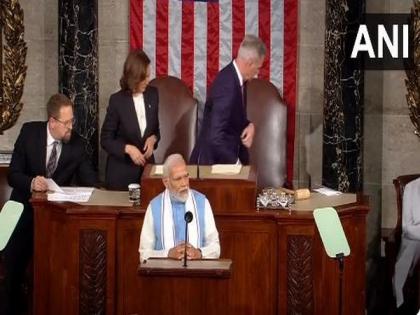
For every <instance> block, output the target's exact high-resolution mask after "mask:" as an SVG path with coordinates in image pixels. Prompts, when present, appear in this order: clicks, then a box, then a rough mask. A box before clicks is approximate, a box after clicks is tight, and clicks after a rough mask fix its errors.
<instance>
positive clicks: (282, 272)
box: [32, 168, 369, 315]
mask: <svg viewBox="0 0 420 315" xmlns="http://www.w3.org/2000/svg"><path fill="white" fill-rule="evenodd" d="M147 170H149V171H150V169H148V168H146V172H145V173H144V175H143V178H142V201H143V203H142V206H141V207H133V206H132V205H131V204H130V203H129V202H128V193H127V192H109V191H102V190H95V191H94V195H93V196H92V198H91V199H92V200H90V201H89V202H88V203H85V204H75V203H68V202H50V201H48V200H47V198H46V196H45V194H44V195H43V194H41V195H38V194H34V195H33V198H32V204H33V207H34V218H35V238H34V248H35V255H34V312H33V313H34V314H35V315H56V314H60V315H78V314H80V315H84V314H111V315H112V314H119V315H120V314H121V315H134V314H137V315H144V314H156V313H154V312H152V311H151V309H150V308H149V307H152V306H151V304H152V303H154V304H156V303H158V304H159V305H157V306H156V305H155V307H158V309H157V311H156V312H157V314H159V313H160V312H161V313H162V314H171V313H175V314H176V312H180V310H181V309H182V306H184V305H185V303H187V302H188V301H189V302H190V303H195V302H193V301H191V300H192V296H194V299H197V301H206V303H209V304H205V307H206V308H204V307H203V308H200V309H199V311H198V308H196V307H198V306H194V305H193V306H191V307H192V309H191V311H190V312H185V313H184V314H185V315H188V314H201V315H206V314H215V312H217V313H218V315H222V314H256V315H282V314H319V315H321V314H322V315H324V314H331V315H335V314H337V310H338V294H339V293H338V292H339V287H338V283H339V276H340V274H339V270H338V266H337V263H336V261H334V260H332V259H330V258H329V257H328V256H327V255H326V253H325V251H324V248H323V245H322V241H321V239H320V237H319V233H318V231H317V228H316V226H315V222H314V218H313V215H312V211H313V209H314V208H318V207H325V206H333V207H335V208H336V209H337V212H338V215H339V217H340V220H341V223H342V225H343V228H344V231H345V233H346V236H347V239H348V242H349V245H350V248H351V255H350V256H349V257H348V258H346V266H345V270H344V275H343V277H344V287H343V314H344V315H359V314H360V315H362V314H364V309H365V257H366V255H365V252H366V214H367V213H368V210H369V207H368V203H367V200H366V199H364V198H361V197H360V196H356V195H351V194H342V195H340V196H336V197H325V196H321V195H319V194H313V195H311V198H309V199H307V200H304V201H297V202H296V204H295V205H293V208H292V212H291V213H290V214H289V212H288V211H284V210H264V211H262V210H261V211H257V210H256V209H255V206H254V203H255V199H254V198H255V193H256V185H255V179H253V176H254V174H255V172H254V171H253V170H252V169H251V170H249V173H248V174H247V177H246V178H245V179H244V178H241V179H235V178H233V179H224V180H223V179H217V178H212V179H210V178H209V179H199V180H196V179H192V180H191V186H192V187H194V188H196V189H198V190H200V191H202V192H204V193H206V194H207V197H208V199H209V201H210V203H211V204H212V206H213V208H214V212H215V221H216V226H217V229H218V231H219V237H220V246H221V258H229V259H232V261H233V271H232V273H231V274H230V277H228V278H223V277H221V278H220V277H211V276H210V277H208V276H206V277H198V278H194V277H182V276H181V275H179V274H175V275H173V276H172V275H171V276H168V277H166V276H158V275H156V274H154V271H153V272H151V274H150V275H149V276H145V275H141V274H139V272H140V271H139V253H138V247H139V238H140V230H141V226H142V222H143V218H144V211H145V209H144V208H145V206H146V203H147V201H148V200H150V199H151V198H152V197H154V194H155V193H156V194H157V193H158V192H161V189H162V186H161V185H162V184H161V179H160V178H159V177H155V176H150V173H148V172H147ZM191 172H193V170H191ZM192 175H194V174H192ZM242 175H243V174H242ZM196 185H197V186H196ZM206 189H208V190H207V191H206ZM150 190H151V191H150ZM247 194H249V195H250V196H248V195H247ZM241 200H242V201H241ZM246 200H247V201H246ZM239 202H243V203H242V204H241V206H239V205H238V204H237V203H239ZM152 273H153V274H152ZM159 288H166V289H165V290H166V291H165V292H163V291H161V292H162V296H161V300H157V301H156V300H151V298H152V297H153V296H154V294H156V292H159V291H158V290H159ZM178 288H183V289H182V290H184V289H185V290H186V292H188V294H187V296H189V297H190V298H188V301H187V299H185V300H184V299H183V296H182V290H180V291H179V292H178V291H177V289H178ZM193 288H195V289H194V290H193ZM168 292H170V294H169V293H168ZM173 292H177V294H176V295H174V294H173ZM221 292H223V294H220V293H221ZM210 304H211V305H212V307H213V308H211V307H210ZM164 305H166V307H169V306H170V307H171V308H172V310H174V311H173V312H172V311H169V312H167V310H166V309H164V307H163V306H164ZM161 306H162V307H161ZM207 306H208V309H207ZM159 307H161V308H159ZM143 310H150V312H144V311H143ZM178 314H180V313H178Z"/></svg>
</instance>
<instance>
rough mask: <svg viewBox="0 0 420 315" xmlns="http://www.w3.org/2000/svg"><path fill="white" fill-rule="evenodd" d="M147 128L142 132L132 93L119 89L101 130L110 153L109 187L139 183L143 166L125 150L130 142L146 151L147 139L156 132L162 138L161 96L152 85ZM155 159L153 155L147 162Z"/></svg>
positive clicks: (147, 96) (147, 101) (124, 187)
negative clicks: (160, 119)
mask: <svg viewBox="0 0 420 315" xmlns="http://www.w3.org/2000/svg"><path fill="white" fill-rule="evenodd" d="M143 94H144V105H145V112H146V124H147V125H146V129H145V131H144V135H141V133H140V126H139V123H138V120H137V114H136V110H135V108H134V101H133V97H132V94H131V92H127V91H122V90H120V91H118V92H117V93H114V94H112V95H111V97H110V99H109V105H108V109H107V112H106V116H105V120H104V123H103V125H102V130H101V145H102V148H103V149H104V150H105V151H106V152H107V153H108V158H107V163H106V171H105V184H106V187H107V189H114V190H127V186H128V184H130V183H139V182H140V177H141V174H142V172H143V167H141V166H138V165H135V164H134V163H133V161H132V160H131V158H130V156H129V155H128V154H126V153H125V152H124V149H125V145H126V144H132V145H135V146H136V147H137V148H138V149H139V150H140V151H141V152H142V153H144V150H143V147H144V143H145V141H146V139H147V138H148V137H150V136H151V135H155V136H156V138H157V142H156V144H155V149H156V148H157V143H158V142H159V139H160V132H159V117H158V113H159V110H158V104H159V96H158V91H157V89H156V88H155V87H152V86H148V87H147V88H146V90H145V91H144V93H143ZM147 162H148V163H153V162H154V157H153V155H152V156H151V157H150V158H149V160H148V161H147Z"/></svg>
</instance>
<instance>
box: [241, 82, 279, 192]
mask: <svg viewBox="0 0 420 315" xmlns="http://www.w3.org/2000/svg"><path fill="white" fill-rule="evenodd" d="M247 112H248V119H249V120H250V121H252V122H253V123H254V124H255V138H254V143H253V145H252V147H251V150H250V155H251V156H250V157H251V165H254V166H256V168H257V172H258V179H257V186H258V187H259V188H262V187H269V186H270V187H280V186H283V184H284V182H285V179H286V142H287V106H286V105H285V103H284V101H283V100H282V98H281V96H280V94H279V92H278V90H277V88H276V87H275V86H274V85H273V84H271V83H270V82H268V81H265V80H259V79H254V80H251V81H249V82H248V83H247Z"/></svg>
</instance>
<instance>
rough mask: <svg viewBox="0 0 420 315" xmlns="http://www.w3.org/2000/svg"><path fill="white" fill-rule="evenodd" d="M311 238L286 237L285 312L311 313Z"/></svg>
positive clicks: (312, 298) (300, 236)
mask: <svg viewBox="0 0 420 315" xmlns="http://www.w3.org/2000/svg"><path fill="white" fill-rule="evenodd" d="M312 245H313V244H312V238H311V237H309V236H303V235H291V236H288V238H287V313H288V314H313V312H314V297H313V293H312V292H313V285H312V280H313V279H312V274H313V272H312Z"/></svg>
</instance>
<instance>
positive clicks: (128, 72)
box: [120, 49, 150, 93]
mask: <svg viewBox="0 0 420 315" xmlns="http://www.w3.org/2000/svg"><path fill="white" fill-rule="evenodd" d="M149 64H150V59H149V57H147V55H146V53H145V52H144V51H143V50H141V49H136V50H133V51H131V52H130V53H129V54H128V56H127V59H126V60H125V62H124V70H123V75H122V77H121V80H120V86H121V89H123V90H124V91H130V92H131V93H134V92H135V91H136V88H137V85H138V84H139V83H140V82H141V81H143V80H144V79H146V76H147V66H148V65H149Z"/></svg>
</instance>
